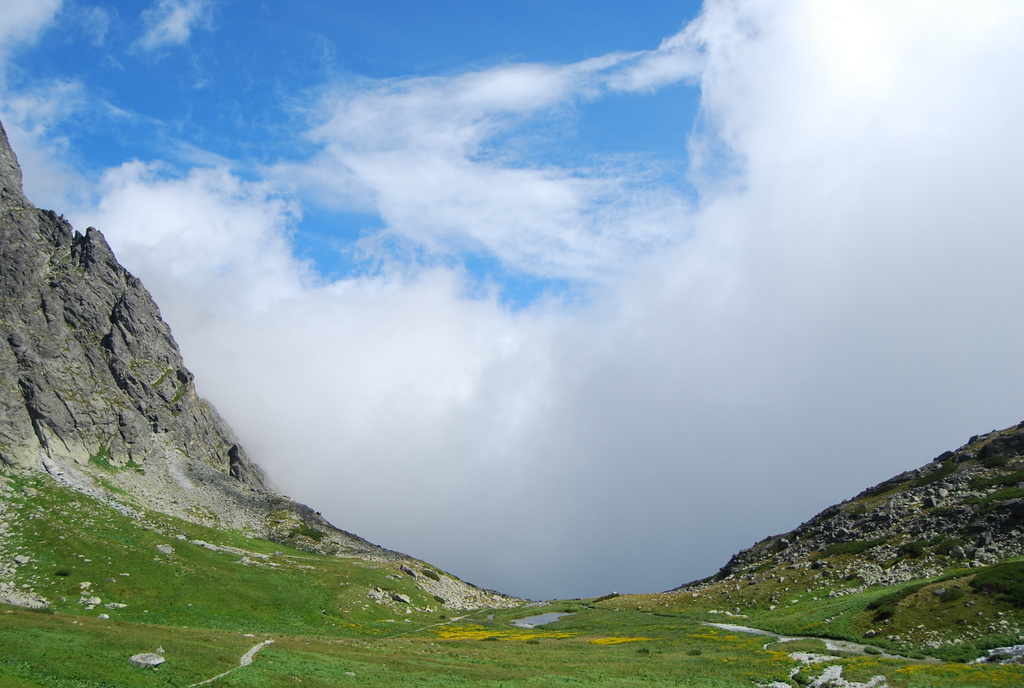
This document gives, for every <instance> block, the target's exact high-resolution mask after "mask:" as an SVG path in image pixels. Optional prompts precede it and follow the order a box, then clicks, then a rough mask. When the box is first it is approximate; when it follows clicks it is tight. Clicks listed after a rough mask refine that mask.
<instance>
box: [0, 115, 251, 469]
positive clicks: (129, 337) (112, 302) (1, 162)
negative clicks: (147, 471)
mask: <svg viewBox="0 0 1024 688" xmlns="http://www.w3.org/2000/svg"><path fill="white" fill-rule="evenodd" d="M0 264H2V265H3V272H2V273H0V312H2V314H3V318H2V320H0V338H2V342H0V460H2V461H3V462H4V463H6V464H8V465H10V466H17V467H23V468H39V467H41V465H42V464H41V459H42V457H44V456H46V457H49V458H51V459H65V460H66V459H71V460H72V461H74V462H76V463H79V464H85V463H86V462H88V461H89V459H90V457H95V459H94V460H99V461H103V462H107V463H109V464H113V465H115V466H124V465H126V464H128V463H137V464H139V465H143V464H144V463H145V461H146V460H147V458H148V457H149V456H150V455H151V454H153V453H154V452H155V451H156V447H155V445H154V442H153V438H154V436H161V437H163V438H165V439H166V440H167V443H169V444H170V446H172V447H173V448H175V449H177V450H179V451H180V452H181V453H182V454H184V455H185V456H187V457H189V458H191V459H195V460H198V461H202V462H204V463H206V464H208V465H210V466H212V467H214V468H216V469H218V470H219V471H221V472H223V473H226V474H229V475H231V476H232V477H234V478H236V479H237V480H239V481H242V482H244V483H247V484H249V485H253V486H257V487H262V486H264V479H263V476H262V474H261V472H260V471H259V469H258V468H256V467H255V466H253V465H252V464H251V463H250V462H249V461H248V459H247V458H246V457H245V455H244V452H243V451H242V449H241V447H240V446H239V444H238V440H237V439H236V438H235V436H234V434H233V433H232V432H231V430H230V428H229V427H228V426H227V424H226V423H225V422H224V421H223V420H222V419H221V418H220V416H219V415H218V414H217V413H216V411H214V410H213V409H212V408H211V407H210V406H209V405H208V404H206V403H204V402H203V401H202V400H201V399H200V398H199V397H198V396H197V395H196V393H195V388H194V385H193V380H192V374H191V373H189V371H188V370H187V369H186V368H185V365H184V363H183V362H182V360H181V355H180V353H179V352H178V347H177V345H176V344H175V342H174V339H173V338H172V337H171V332H170V329H169V328H168V327H167V325H166V324H165V323H164V321H163V320H162V319H161V317H160V311H159V309H158V308H157V306H156V304H155V303H154V302H153V299H152V298H151V297H150V295H149V292H147V291H146V289H145V287H143V286H142V283H141V282H139V280H138V279H136V278H135V277H134V276H132V275H131V274H130V273H128V271H127V270H125V269H124V268H123V267H121V265H120V264H119V263H118V262H117V260H116V259H115V258H114V254H113V252H112V251H111V250H110V247H109V246H108V245H107V242H106V241H105V240H104V238H103V235H102V234H100V232H98V231H97V230H95V229H93V228H89V229H88V230H86V233H85V234H84V235H83V234H80V233H78V232H73V230H72V228H71V226H70V225H69V224H68V223H67V221H65V220H64V218H63V217H60V216H58V215H57V214H56V213H54V212H52V211H46V210H39V209H38V208H35V207H34V206H32V205H31V204H30V203H29V202H28V201H27V200H26V199H25V197H24V194H23V193H22V190H21V171H20V169H19V167H18V164H17V158H16V157H15V156H14V153H13V152H12V151H11V149H10V146H9V145H8V142H7V137H6V133H4V132H3V130H2V127H0ZM161 444H163V443H161ZM161 449H162V447H161Z"/></svg>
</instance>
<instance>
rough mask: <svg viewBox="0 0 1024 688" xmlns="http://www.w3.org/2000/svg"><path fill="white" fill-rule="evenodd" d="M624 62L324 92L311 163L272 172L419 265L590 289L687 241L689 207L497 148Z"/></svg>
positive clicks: (628, 173) (637, 181)
mask: <svg viewBox="0 0 1024 688" xmlns="http://www.w3.org/2000/svg"><path fill="white" fill-rule="evenodd" d="M627 59H628V57H627V56H623V55H612V56H609V57H608V58H604V59H598V60H590V61H586V62H582V63H579V64H575V65H569V66H566V67H550V66H544V65H506V66H500V67H495V68H492V69H489V70H485V71H482V72H471V73H467V74H464V75H458V76H455V77H446V78H422V79H411V80H404V81H393V82H385V83H378V84H370V85H364V86H362V87H352V86H351V85H347V86H342V87H337V88H335V89H334V90H333V91H332V92H331V93H330V95H328V96H327V97H326V98H325V99H324V101H323V102H322V103H321V104H319V105H318V106H317V107H316V108H314V110H315V111H316V112H318V113H322V112H326V113H329V114H328V115H327V116H326V117H325V119H324V121H323V122H322V123H321V124H319V125H318V126H317V127H315V128H314V129H313V130H312V131H311V132H310V134H309V136H310V138H311V140H312V141H314V142H315V143H317V144H318V145H319V146H321V152H320V154H319V155H318V156H317V157H315V158H314V159H312V160H310V161H305V162H301V163H289V164H286V165H282V166H280V168H279V169H278V170H277V175H278V176H279V178H281V179H289V180H299V181H300V183H301V184H304V185H305V186H306V187H307V189H308V190H311V191H312V193H314V194H315V195H316V196H317V197H318V199H319V200H320V201H321V202H323V203H326V204H329V205H334V206H336V207H338V208H340V209H345V210H358V211H366V210H372V211H373V212H376V213H379V214H380V216H381V217H382V219H383V220H384V221H385V223H386V224H387V230H388V232H389V233H391V234H397V235H400V236H402V237H405V238H407V239H409V240H411V241H413V242H415V243H417V244H419V245H420V246H423V247H425V248H426V249H427V250H428V251H431V252H437V253H441V254H460V253H463V252H466V251H471V252H473V251H476V252H483V253H488V254H491V255H493V256H495V257H496V258H498V259H499V260H500V261H501V262H503V263H504V264H505V265H507V266H509V267H510V268H512V269H514V270H517V271H522V272H526V273H530V274H536V275H541V276H544V277H555V278H562V277H569V278H574V279H587V280H594V279H601V278H603V277H604V276H606V275H607V274H609V273H617V272H618V271H620V270H621V269H622V268H623V267H625V266H626V265H629V264H630V263H631V262H632V261H633V260H634V259H635V258H636V257H638V256H641V255H645V254H647V253H649V252H651V251H653V250H656V249H661V248H664V247H665V246H668V245H671V244H673V243H675V242H677V241H679V240H680V239H681V238H683V237H685V236H686V234H687V227H686V226H685V222H684V221H683V218H684V216H685V213H686V207H687V203H686V201H685V200H684V199H683V198H681V197H680V196H678V195H677V194H673V193H671V192H668V191H667V190H666V189H664V188H661V187H657V186H654V187H652V186H651V185H650V184H649V180H648V178H647V177H648V174H647V173H646V172H645V171H642V170H641V169H640V164H639V163H637V162H636V161H626V162H625V163H623V162H615V161H609V160H604V161H600V160H594V161H591V165H592V166H591V167H590V168H589V169H583V168H565V167H558V166H554V165H550V164H547V165H542V164H536V163H531V162H530V160H529V159H528V158H529V152H530V151H529V148H530V147H531V145H535V144H532V143H531V142H530V141H529V140H528V137H527V138H526V139H519V141H518V142H513V143H512V144H511V145H510V144H509V143H508V142H507V141H503V139H502V137H504V136H506V135H508V134H510V133H517V132H521V131H522V129H523V127H524V124H526V123H529V122H532V121H534V120H536V119H537V118H541V117H550V116H551V114H552V111H557V109H559V108H565V107H570V106H571V105H572V104H573V103H575V102H578V101H581V100H587V99H589V98H593V97H597V96H598V95H599V94H600V93H601V92H602V90H603V88H604V86H603V83H604V81H605V80H606V79H607V78H608V76H607V75H608V73H609V70H614V69H615V68H616V67H617V66H618V65H619V64H620V63H622V62H623V61H625V60H627Z"/></svg>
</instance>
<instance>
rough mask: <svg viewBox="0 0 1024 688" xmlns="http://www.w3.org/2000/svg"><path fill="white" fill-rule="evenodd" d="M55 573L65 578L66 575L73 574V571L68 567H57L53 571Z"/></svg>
mask: <svg viewBox="0 0 1024 688" xmlns="http://www.w3.org/2000/svg"><path fill="white" fill-rule="evenodd" d="M53 575H55V576H60V577H61V578H65V577H67V576H70V575H71V571H69V570H67V569H57V570H56V571H54V572H53Z"/></svg>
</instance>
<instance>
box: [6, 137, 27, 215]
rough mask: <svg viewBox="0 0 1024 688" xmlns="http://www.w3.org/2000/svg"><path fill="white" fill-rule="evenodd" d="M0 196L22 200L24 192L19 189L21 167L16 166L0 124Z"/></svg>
mask: <svg viewBox="0 0 1024 688" xmlns="http://www.w3.org/2000/svg"><path fill="white" fill-rule="evenodd" d="M0 196H3V197H7V196H11V197H16V198H18V199H19V200H24V198H25V196H24V192H23V191H22V187H21V165H19V164H18V156H16V155H15V154H14V151H13V150H12V149H11V144H10V142H9V141H8V140H7V131H6V130H5V129H4V127H3V124H2V123H0Z"/></svg>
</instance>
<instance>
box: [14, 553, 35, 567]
mask: <svg viewBox="0 0 1024 688" xmlns="http://www.w3.org/2000/svg"><path fill="white" fill-rule="evenodd" d="M30 561H32V559H31V558H30V557H26V556H25V555H24V554H19V555H17V556H15V557H14V563H15V564H17V565H18V566H24V565H25V564H27V563H29V562H30Z"/></svg>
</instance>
